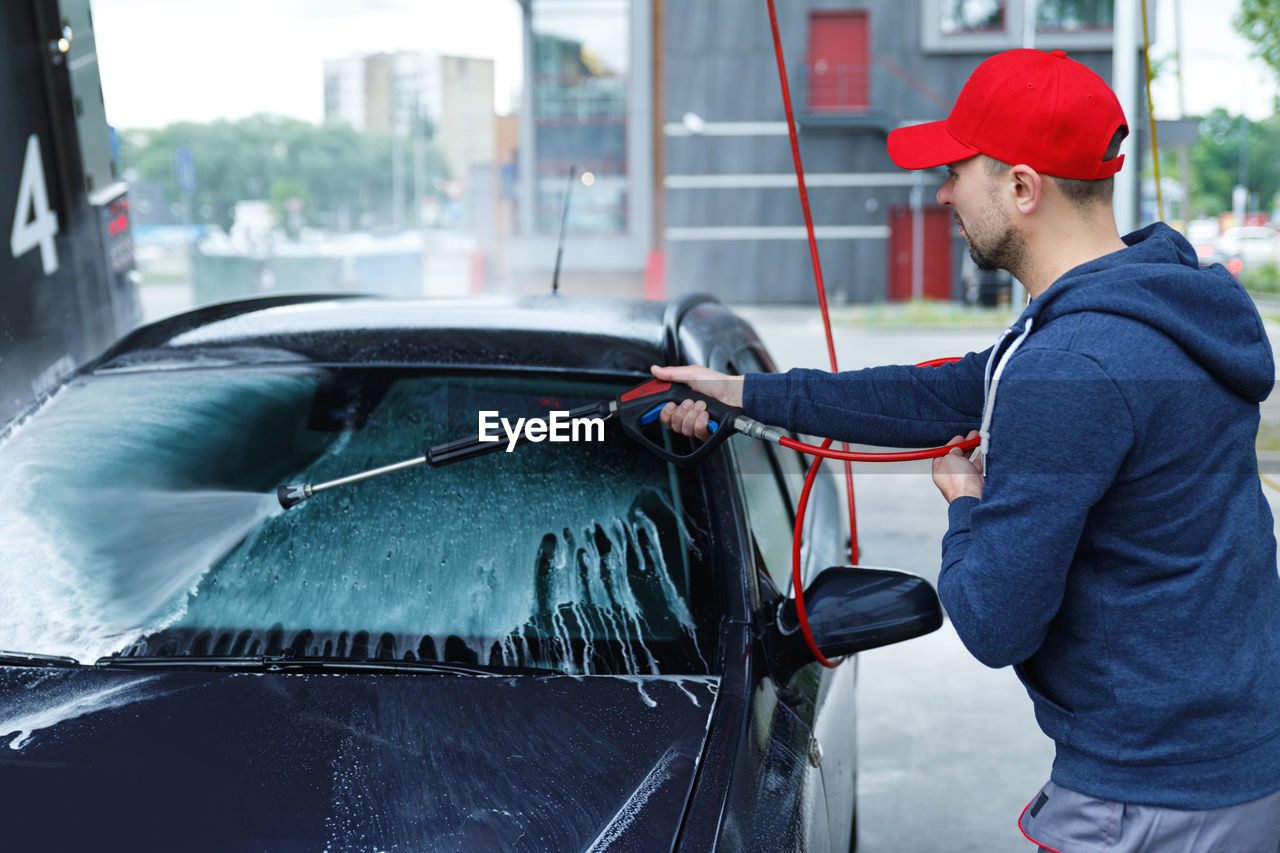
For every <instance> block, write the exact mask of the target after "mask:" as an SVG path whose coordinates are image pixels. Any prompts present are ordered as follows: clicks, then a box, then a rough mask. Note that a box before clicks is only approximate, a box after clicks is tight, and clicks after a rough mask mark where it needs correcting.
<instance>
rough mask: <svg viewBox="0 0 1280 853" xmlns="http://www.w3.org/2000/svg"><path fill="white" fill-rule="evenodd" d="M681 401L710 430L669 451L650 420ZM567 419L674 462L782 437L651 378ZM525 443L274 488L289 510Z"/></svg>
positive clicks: (449, 448) (445, 447) (483, 446)
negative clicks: (617, 431) (697, 404)
mask: <svg viewBox="0 0 1280 853" xmlns="http://www.w3.org/2000/svg"><path fill="white" fill-rule="evenodd" d="M682 400H694V401H702V402H703V403H704V404H705V405H706V407H707V413H708V417H709V419H710V420H709V421H708V423H707V429H708V431H709V432H710V433H711V434H710V436H708V438H707V439H706V440H705V441H703V442H701V443H699V444H697V445H696V446H695V447H694V448H693V449H692V450H690V451H689V452H687V453H676V452H674V451H673V450H672V449H670V447H669V445H668V444H667V443H666V441H665V436H664V435H663V433H665V432H667V431H666V430H663V429H661V427H654V426H653V424H655V423H657V422H658V419H659V416H660V415H661V413H662V407H663V406H665V405H666V404H667V403H678V402H680V401H682ZM567 418H568V420H569V421H571V422H572V421H576V420H585V419H593V420H601V421H608V420H611V419H614V418H616V419H617V420H618V422H619V424H621V426H622V430H623V432H625V433H626V434H627V435H628V436H629V437H630V438H632V439H633V440H635V441H637V442H639V443H640V444H641V445H642V446H643V447H644V448H645V449H646V450H648V451H649V452H650V453H653V454H654V455H656V456H658V457H661V458H662V459H665V460H666V461H668V462H674V463H675V464H677V465H692V464H694V463H696V462H699V461H701V460H702V459H703V458H704V457H706V456H707V454H709V453H711V452H712V451H713V450H715V448H716V447H718V446H719V445H720V444H721V443H722V442H723V441H724V440H725V439H726V438H728V437H729V436H730V435H732V434H733V433H734V432H742V433H746V434H748V435H750V436H752V437H754V438H758V439H762V440H765V441H772V442H775V443H777V442H779V441H780V439H781V438H782V434H781V432H780V431H779V430H777V429H776V428H774V427H771V426H766V425H764V424H762V423H760V422H759V421H757V420H755V419H753V418H749V417H747V416H746V415H745V414H743V413H742V410H741V409H739V408H736V407H734V406H728V405H726V404H724V403H722V402H721V401H719V400H717V399H716V398H714V397H708V396H706V395H704V394H699V393H697V392H695V391H693V390H691V389H690V388H689V387H688V386H686V385H679V384H675V383H671V382H663V381H661V380H659V379H651V380H649V381H648V382H645V383H644V384H642V385H637V386H636V387H635V388H632V389H630V390H629V391H625V392H623V393H622V394H621V395H620V396H619V397H618V398H617V399H616V400H601V401H599V402H596V403H589V404H587V405H585V406H580V407H578V408H576V409H572V410H570V411H569V412H568V413H567ZM526 441H527V439H526V438H525V433H523V432H521V433H520V434H519V435H518V436H517V437H516V438H514V439H513V440H512V441H510V442H502V441H495V440H493V438H488V439H487V440H486V439H485V438H482V437H481V436H480V435H479V434H477V435H474V436H468V437H466V438H460V439H457V440H455V441H450V442H446V443H444V444H437V445H435V446H433V447H428V448H427V451H426V453H425V454H423V455H422V456H418V457H415V458H413V459H406V460H404V461H403V462H396V463H394V464H392V465H384V466H383V467H381V468H373V469H371V470H369V471H362V472H360V473H358V474H351V475H349V476H346V477H339V478H338V479H336V480H330V481H329V482H327V483H315V484H311V483H295V484H293V485H289V486H281V487H280V488H278V489H276V497H277V498H278V499H279V501H280V505H281V506H282V507H284V508H285V509H289V508H290V507H293V506H296V505H297V504H299V503H301V502H302V501H305V500H307V499H308V498H310V497H312V496H314V495H316V494H318V493H320V492H324V491H328V490H329V489H333V488H337V487H338V486H348V485H351V484H353V483H359V482H361V481H363V480H368V479H371V478H373V477H380V476H382V475H383V474H390V473H391V472H393V471H402V470H404V469H406V468H414V467H417V466H419V465H428V466H430V467H432V468H441V467H443V466H445V465H452V464H453V463H455V462H462V461H464V460H467V459H475V458H476V457H479V456H484V455H486V454H489V453H494V452H495V451H498V450H507V449H509V448H513V447H514V446H515V445H517V444H524V443H525V442H526Z"/></svg>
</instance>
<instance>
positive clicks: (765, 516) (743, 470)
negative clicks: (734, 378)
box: [729, 349, 804, 591]
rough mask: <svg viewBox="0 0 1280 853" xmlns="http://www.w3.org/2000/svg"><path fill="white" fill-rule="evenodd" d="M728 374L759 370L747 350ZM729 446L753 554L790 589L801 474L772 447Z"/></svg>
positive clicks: (743, 441)
mask: <svg viewBox="0 0 1280 853" xmlns="http://www.w3.org/2000/svg"><path fill="white" fill-rule="evenodd" d="M729 370H730V372H731V373H739V372H761V371H763V370H764V365H763V364H762V363H761V362H760V360H759V359H758V358H757V357H756V355H755V354H754V353H753V352H752V351H751V350H749V349H744V350H742V351H740V352H738V353H736V354H735V355H734V358H733V360H732V362H731V364H730V365H729ZM731 442H732V443H733V450H734V456H735V457H736V459H737V463H738V470H739V473H740V474H741V478H742V487H743V495H744V498H745V500H746V503H747V515H748V520H749V523H750V525H751V532H752V534H753V535H754V537H755V540H756V548H757V550H758V554H759V556H760V558H761V559H762V560H763V561H764V567H765V571H766V573H767V574H768V575H769V578H770V580H771V581H772V582H773V585H774V586H775V587H777V588H778V589H779V590H783V591H786V590H790V589H791V552H792V535H793V532H794V529H795V507H796V500H797V499H798V496H799V492H800V489H801V487H802V486H803V484H804V472H803V471H800V470H799V469H798V463H797V462H796V460H795V454H794V453H791V452H787V451H783V452H778V448H775V447H773V446H772V445H769V444H767V443H765V442H762V441H757V440H756V439H753V438H748V437H747V436H744V435H735V436H734V437H733V438H732V439H731ZM797 474H798V475H799V479H798V480H797V481H796V482H794V484H793V483H792V482H790V481H792V480H795V479H796V475H797ZM793 488H794V491H793V490H792V489H793Z"/></svg>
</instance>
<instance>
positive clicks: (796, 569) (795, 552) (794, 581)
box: [788, 438, 844, 667]
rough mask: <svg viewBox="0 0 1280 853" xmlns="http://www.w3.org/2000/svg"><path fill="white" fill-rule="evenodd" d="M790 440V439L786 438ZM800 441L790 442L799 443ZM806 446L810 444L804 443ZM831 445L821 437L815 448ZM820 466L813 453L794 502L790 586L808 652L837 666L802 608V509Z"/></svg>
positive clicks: (807, 503) (827, 663)
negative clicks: (794, 516)
mask: <svg viewBox="0 0 1280 853" xmlns="http://www.w3.org/2000/svg"><path fill="white" fill-rule="evenodd" d="M788 440H790V439H788ZM799 443H800V442H798V441H796V442H792V444H799ZM804 446H805V447H808V446H810V445H804ZM829 447H831V439H829V438H827V439H823V442H822V447H821V448H814V449H815V450H826V449H828V448H829ZM821 467H822V456H820V455H818V454H814V457H813V463H812V464H811V465H810V466H809V473H808V474H806V475H805V478H804V488H803V489H801V490H800V501H799V502H798V503H797V504H796V529H795V532H794V533H793V534H792V536H791V588H792V589H793V590H795V593H796V615H797V616H798V617H800V633H801V634H803V635H804V643H805V645H806V646H808V647H809V652H810V653H811V654H812V655H813V657H814V659H815V660H817V661H818V663H820V664H822V665H823V666H830V667H834V666H839V665H840V661H842V660H844V658H840V660H837V661H831V660H828V659H827V656H826V655H824V654H823V653H822V650H821V649H819V648H818V641H817V640H815V639H814V637H813V629H812V628H810V627H809V614H808V613H806V612H805V609H804V578H802V577H800V542H801V540H802V539H804V511H805V510H806V509H807V508H808V506H809V492H810V491H811V490H812V489H813V484H814V481H815V480H817V478H818V469H819V468H821Z"/></svg>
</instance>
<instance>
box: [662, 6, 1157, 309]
mask: <svg viewBox="0 0 1280 853" xmlns="http://www.w3.org/2000/svg"><path fill="white" fill-rule="evenodd" d="M664 2H665V11H664V14H663V16H662V17H663V18H664V19H665V21H666V26H665V28H664V32H663V44H664V53H665V56H664V62H665V78H664V87H663V88H664V99H663V106H662V128H663V143H662V144H663V147H664V148H665V174H664V177H663V182H662V192H663V204H662V208H663V213H664V220H665V221H664V226H663V232H662V236H663V246H664V248H665V253H666V272H667V276H666V282H667V290H668V292H669V293H670V294H672V295H679V294H682V293H688V292H693V291H709V292H712V293H715V294H716V295H718V296H720V297H721V298H724V299H728V300H734V301H751V302H802V301H808V300H811V299H812V298H813V290H814V286H813V272H812V263H811V261H810V254H809V248H808V243H807V235H806V232H805V229H804V219H803V215H802V210H801V205H800V201H799V196H798V192H797V184H796V178H795V172H794V167H793V164H792V156H791V147H790V143H789V139H788V135H787V127H786V123H785V113H784V107H783V101H782V96H781V91H780V86H779V80H778V66H777V61H776V58H775V54H774V48H773V40H772V34H771V31H770V24H769V16H768V11H767V8H766V5H765V4H764V3H763V2H761V3H759V4H752V5H751V8H749V9H748V8H744V7H743V5H742V4H741V3H739V2H735V0H664ZM777 7H778V8H777V12H778V16H779V30H780V33H781V38H782V44H783V50H784V56H785V58H786V61H787V74H788V79H789V85H790V90H791V97H792V101H793V106H794V110H795V113H796V119H797V122H798V125H799V141H800V149H801V153H802V156H803V162H804V167H805V175H806V183H807V187H808V195H809V200H810V204H811V207H812V212H813V220H814V224H815V226H816V234H817V241H818V248H819V252H820V256H821V260H822V267H823V273H824V278H825V284H826V289H827V293H828V296H829V298H831V299H833V300H835V301H837V302H838V301H849V302H868V301H879V300H885V299H908V298H912V297H921V296H924V297H931V298H938V299H951V298H958V297H959V296H960V295H961V294H962V287H963V284H962V279H963V277H964V274H965V266H966V264H967V263H968V261H967V256H966V252H965V251H964V244H963V241H962V240H961V239H960V238H959V237H958V236H957V235H956V234H955V233H954V229H953V228H952V222H951V216H950V213H949V211H948V210H947V209H945V208H941V207H939V206H938V205H937V204H936V201H935V194H936V192H937V189H938V187H939V185H940V184H941V181H942V178H943V176H944V170H941V169H939V170H935V171H934V172H908V171H904V170H901V169H898V168H897V167H896V166H895V165H894V164H893V163H892V162H891V161H890V159H889V157H888V154H887V152H886V138H887V136H888V133H889V131H890V130H892V129H894V128H896V127H899V126H902V125H905V124H911V123H916V122H922V121H933V120H937V119H941V118H945V117H946V115H947V113H948V112H949V111H950V107H951V104H952V103H953V102H954V101H955V98H956V96H957V95H958V94H959V92H960V89H961V87H962V86H963V85H964V82H965V81H966V80H967V79H968V76H969V74H970V73H971V72H972V71H973V69H974V68H975V67H976V66H977V65H978V64H979V63H980V62H981V61H982V60H983V59H985V58H986V57H988V56H990V55H991V54H992V53H995V52H998V51H1001V50H1007V49H1010V48H1016V47H1021V46H1023V45H1024V44H1026V43H1027V40H1031V41H1033V43H1034V46H1035V47H1037V48H1041V49H1051V48H1062V49H1065V50H1067V51H1068V53H1069V55H1071V56H1072V57H1073V58H1075V59H1078V60H1079V61H1081V62H1083V63H1084V64H1086V65H1088V66H1090V67H1091V68H1093V69H1094V70H1095V71H1097V72H1098V73H1099V74H1101V75H1102V76H1103V77H1104V78H1106V79H1110V73H1111V53H1112V39H1113V34H1112V3H1111V2H1110V0H1040V2H1039V3H1038V4H1037V13H1036V15H1037V26H1036V27H1035V29H1034V32H1031V31H1030V28H1029V27H1028V26H1027V21H1026V20H1025V17H1024V10H1025V6H1024V4H1023V3H1022V2H1021V0H914V2H912V0H909V2H905V3H904V2H890V1H889V0H865V2H860V3H849V2H832V0H810V2H784V3H778V4H777ZM1135 47H1138V46H1135ZM1129 118H1130V123H1131V136H1130V138H1129V140H1128V141H1127V142H1126V143H1125V147H1124V148H1123V149H1122V150H1124V151H1126V152H1128V153H1129V154H1130V163H1131V164H1132V165H1131V167H1130V169H1127V170H1126V173H1125V174H1126V175H1131V174H1134V173H1135V172H1136V168H1137V163H1138V162H1140V156H1136V155H1135V152H1137V151H1138V148H1137V146H1138V145H1139V144H1140V141H1141V138H1142V134H1141V133H1140V132H1137V131H1138V130H1139V128H1141V127H1142V122H1143V116H1141V115H1138V116H1134V115H1131V116H1130V117H1129Z"/></svg>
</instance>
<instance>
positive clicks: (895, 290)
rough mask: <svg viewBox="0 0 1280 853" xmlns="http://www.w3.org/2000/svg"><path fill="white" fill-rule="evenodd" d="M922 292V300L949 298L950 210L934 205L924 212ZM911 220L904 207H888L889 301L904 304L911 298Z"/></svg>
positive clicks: (913, 252)
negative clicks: (903, 302) (902, 302)
mask: <svg viewBox="0 0 1280 853" xmlns="http://www.w3.org/2000/svg"><path fill="white" fill-rule="evenodd" d="M923 212H924V244H923V246H922V247H921V248H922V251H921V255H922V256H923V260H924V276H923V282H922V284H923V285H924V287H923V293H922V294H921V295H922V296H923V297H924V298H925V299H939V300H944V301H945V300H950V299H951V222H952V220H951V211H950V209H948V208H945V207H938V206H936V205H933V206H930V207H926V208H925V209H924V211H923ZM914 222H915V217H914V216H912V213H911V208H910V207H908V206H907V205H905V204H895V205H894V206H893V207H891V208H889V298H890V299H892V300H894V301H905V300H908V299H911V298H912V297H913V295H914V293H913V291H914V287H913V285H914V276H913V274H912V272H913V263H912V261H913V258H914V255H915V246H914V243H915V241H914V240H913V239H912V237H913V225H914Z"/></svg>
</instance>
